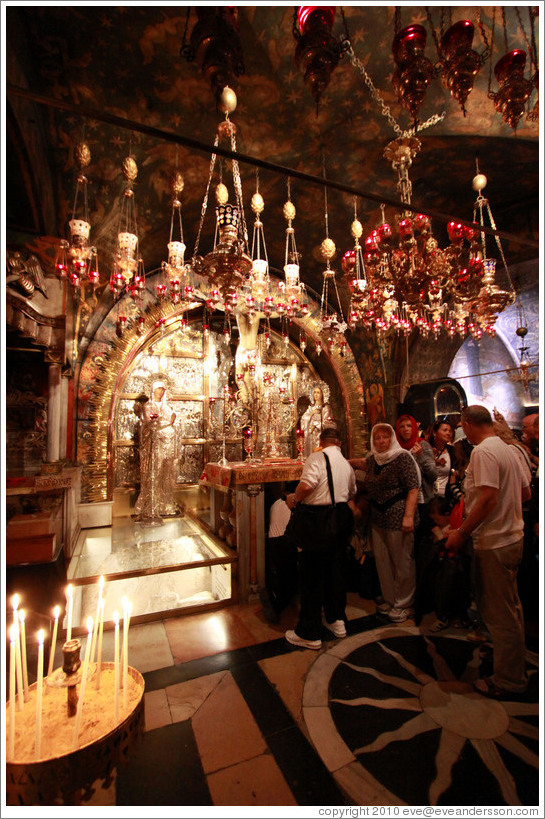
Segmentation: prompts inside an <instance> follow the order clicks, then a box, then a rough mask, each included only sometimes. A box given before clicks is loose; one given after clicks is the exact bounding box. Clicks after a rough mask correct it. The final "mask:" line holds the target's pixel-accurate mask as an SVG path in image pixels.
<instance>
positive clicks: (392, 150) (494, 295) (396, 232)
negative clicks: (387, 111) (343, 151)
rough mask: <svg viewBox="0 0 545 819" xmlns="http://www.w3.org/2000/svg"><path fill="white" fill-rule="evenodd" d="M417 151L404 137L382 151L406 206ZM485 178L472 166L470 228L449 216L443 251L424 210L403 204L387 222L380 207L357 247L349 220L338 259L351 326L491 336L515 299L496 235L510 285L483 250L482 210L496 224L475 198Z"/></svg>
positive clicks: (356, 227) (356, 228) (355, 228)
mask: <svg viewBox="0 0 545 819" xmlns="http://www.w3.org/2000/svg"><path fill="white" fill-rule="evenodd" d="M419 150H420V141H419V140H418V139H417V138H416V137H411V136H403V137H398V138H397V139H395V140H393V141H392V142H390V143H389V144H388V146H387V147H386V149H385V151H384V156H385V158H386V159H388V160H390V162H391V165H392V168H393V169H394V170H395V171H396V173H397V190H398V192H399V195H400V199H401V201H402V202H403V203H405V204H407V205H410V204H411V191H412V185H411V182H410V179H409V173H408V171H409V168H410V166H411V164H412V160H413V158H414V157H415V156H416V154H417V153H418V151H419ZM477 171H478V168H477ZM486 183H487V180H486V177H485V176H484V174H480V173H478V172H477V175H476V176H475V177H474V179H473V188H474V190H476V191H477V192H478V196H477V200H476V202H475V207H474V212H473V226H471V227H468V226H464V225H462V224H461V223H458V222H454V221H452V222H449V223H448V225H447V232H448V236H449V242H450V243H449V245H448V246H447V247H446V248H444V249H443V248H441V247H439V244H438V242H437V239H436V238H435V237H434V235H433V232H432V226H431V222H430V219H429V217H428V216H426V215H425V214H421V213H417V214H414V213H413V212H412V210H409V209H406V210H403V211H401V213H399V214H396V216H395V224H394V227H392V226H391V225H390V224H389V223H388V222H387V221H386V219H385V213H384V210H385V209H384V206H381V211H382V220H381V223H380V224H379V225H378V226H377V227H376V228H375V229H374V230H373V231H371V233H370V234H369V235H368V236H367V238H366V239H365V250H364V251H362V247H361V245H360V242H359V239H360V238H361V235H362V231H361V223H360V222H359V221H358V220H357V218H355V220H354V222H353V223H352V228H351V232H352V236H353V237H354V239H355V246H354V249H353V250H352V251H349V252H348V253H347V254H345V256H344V257H343V267H344V270H345V272H346V273H347V276H348V285H349V288H350V291H351V302H350V310H349V316H348V319H349V325H350V326H351V327H352V328H355V327H357V326H358V325H361V326H364V327H367V328H370V327H374V328H375V329H376V330H377V332H378V333H379V334H380V333H385V332H387V331H388V330H390V329H395V330H397V331H399V332H402V333H404V334H408V333H410V332H411V331H413V330H418V331H419V332H420V333H421V334H422V335H424V336H427V335H429V334H430V333H431V334H433V335H434V337H438V335H439V334H440V333H441V332H446V333H447V334H448V335H450V336H454V335H456V334H458V335H460V336H462V337H464V336H465V335H467V333H468V332H469V333H471V335H472V336H474V337H475V338H477V339H478V338H481V337H482V335H483V333H487V334H489V335H494V334H495V327H494V325H495V321H496V318H497V315H498V313H500V312H501V311H502V310H504V309H505V307H506V306H507V305H508V304H510V303H512V302H513V301H514V298H515V293H514V288H513V285H512V282H511V279H510V277H509V271H508V269H507V264H506V262H505V257H504V255H503V250H502V248H501V242H500V240H499V237H498V236H496V241H497V245H498V249H499V251H500V255H501V258H502V261H503V264H504V268H505V271H506V273H507V276H508V278H509V284H510V288H509V290H502V289H500V288H499V287H498V286H497V285H496V283H495V268H496V260H495V259H492V258H489V257H488V254H487V250H486V233H485V231H484V230H482V228H483V227H484V221H485V215H488V217H489V220H490V226H491V227H492V228H493V229H495V228H496V225H495V223H494V219H493V216H492V212H491V210H490V205H489V203H488V200H486V199H485V198H484V197H483V196H482V190H483V188H484V187H485V185H486ZM477 216H478V221H477Z"/></svg>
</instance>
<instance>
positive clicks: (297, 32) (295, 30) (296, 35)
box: [291, 6, 301, 40]
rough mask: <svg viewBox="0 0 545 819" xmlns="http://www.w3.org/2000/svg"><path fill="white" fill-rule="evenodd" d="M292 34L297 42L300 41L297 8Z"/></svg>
mask: <svg viewBox="0 0 545 819" xmlns="http://www.w3.org/2000/svg"><path fill="white" fill-rule="evenodd" d="M291 33H292V34H293V37H294V39H295V40H300V39H301V33H300V31H299V29H298V28H297V6H295V7H294V9H293V20H292V24H291Z"/></svg>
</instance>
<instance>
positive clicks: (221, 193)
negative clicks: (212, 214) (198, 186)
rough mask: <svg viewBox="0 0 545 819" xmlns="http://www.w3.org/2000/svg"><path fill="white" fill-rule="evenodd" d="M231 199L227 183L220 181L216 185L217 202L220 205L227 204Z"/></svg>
mask: <svg viewBox="0 0 545 819" xmlns="http://www.w3.org/2000/svg"><path fill="white" fill-rule="evenodd" d="M228 201H229V191H228V190H227V185H224V184H223V182H220V183H219V184H218V185H217V186H216V202H217V203H218V205H226V204H227V202H228Z"/></svg>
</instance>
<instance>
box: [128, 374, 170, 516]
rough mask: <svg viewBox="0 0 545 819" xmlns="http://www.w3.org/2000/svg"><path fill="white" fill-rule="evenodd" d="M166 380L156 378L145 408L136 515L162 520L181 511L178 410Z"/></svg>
mask: <svg viewBox="0 0 545 819" xmlns="http://www.w3.org/2000/svg"><path fill="white" fill-rule="evenodd" d="M166 390H167V388H166V384H165V383H164V381H155V382H154V384H153V386H152V390H151V398H150V400H149V401H148V402H147V403H146V404H144V408H143V410H142V429H141V433H140V472H141V475H140V485H141V489H140V494H139V496H138V500H137V501H136V505H135V513H136V519H137V520H139V521H140V522H142V523H148V524H154V523H155V524H159V523H161V522H162V520H161V517H162V516H165V517H169V516H172V515H177V514H179V512H180V508H179V506H178V504H177V503H176V501H175V499H174V491H175V489H176V462H177V458H176V430H175V428H174V421H175V420H176V413H175V412H174V410H173V409H172V407H171V406H170V405H169V404H168V402H167V397H166Z"/></svg>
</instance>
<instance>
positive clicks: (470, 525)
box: [446, 486, 500, 549]
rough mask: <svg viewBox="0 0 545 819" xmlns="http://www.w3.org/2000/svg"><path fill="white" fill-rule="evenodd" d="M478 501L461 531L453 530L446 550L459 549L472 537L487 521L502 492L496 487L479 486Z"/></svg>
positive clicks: (477, 488) (477, 489)
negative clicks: (450, 547) (474, 531)
mask: <svg viewBox="0 0 545 819" xmlns="http://www.w3.org/2000/svg"><path fill="white" fill-rule="evenodd" d="M475 492H476V499H475V503H474V504H473V506H472V509H471V512H470V513H469V515H468V516H467V518H466V519H465V520H464V522H463V523H462V525H461V526H460V527H459V529H453V530H452V532H451V533H450V534H449V536H448V538H447V543H446V548H447V549H448V548H449V546H452V547H454V548H457V547H458V546H459V545H460V544H461V543H463V541H464V540H466V539H467V538H468V537H470V536H471V534H472V532H473V530H474V529H476V528H477V526H480V524H481V523H483V521H485V520H486V518H487V517H488V515H489V514H490V513H491V511H492V510H493V508H494V507H495V505H496V504H497V502H498V498H499V495H500V490H499V489H498V488H497V487H494V486H478V487H476V488H475Z"/></svg>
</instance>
